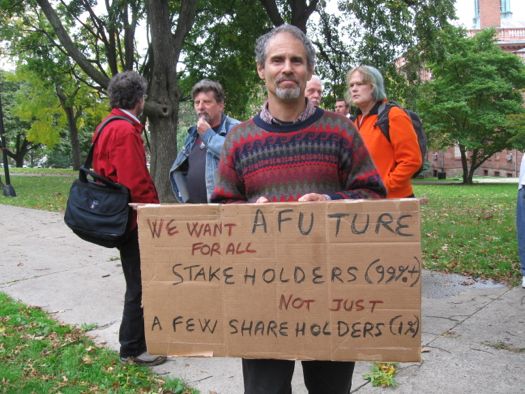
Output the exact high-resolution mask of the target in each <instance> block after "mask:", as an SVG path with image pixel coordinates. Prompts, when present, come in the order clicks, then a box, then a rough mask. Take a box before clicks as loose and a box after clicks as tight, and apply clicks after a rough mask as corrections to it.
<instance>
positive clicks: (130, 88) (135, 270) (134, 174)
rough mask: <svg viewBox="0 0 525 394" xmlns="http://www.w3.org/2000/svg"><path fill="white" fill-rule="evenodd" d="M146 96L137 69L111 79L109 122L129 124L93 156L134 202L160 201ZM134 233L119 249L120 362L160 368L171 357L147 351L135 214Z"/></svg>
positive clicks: (110, 129)
mask: <svg viewBox="0 0 525 394" xmlns="http://www.w3.org/2000/svg"><path fill="white" fill-rule="evenodd" d="M145 93H146V81H145V80H144V78H142V76H140V75H139V74H137V73H136V72H134V71H125V72H123V73H120V74H117V75H115V76H114V77H113V78H112V79H111V81H110V82H109V86H108V95H109V100H110V105H111V108H112V110H111V112H110V114H109V115H108V116H107V117H106V119H107V118H108V117H112V116H123V117H126V118H127V119H128V120H123V119H116V120H113V121H111V122H110V123H108V124H107V126H106V127H104V130H103V131H102V134H101V135H100V137H99V139H98V141H97V143H96V145H95V149H94V152H93V168H94V170H95V171H96V172H98V173H99V174H100V175H102V176H105V177H106V178H109V179H111V180H112V181H113V182H118V183H120V184H122V185H124V186H126V187H127V188H128V189H129V191H130V196H131V202H138V203H158V202H159V198H158V195H157V191H156V189H155V185H154V184H153V180H152V179H151V176H150V174H149V171H148V168H147V167H146V153H145V150H144V143H143V142H142V130H143V129H144V126H143V125H142V124H141V123H140V121H139V119H138V116H140V114H141V113H142V110H143V109H144V94H145ZM97 130H98V127H97ZM94 137H95V136H93V138H94ZM130 231H131V232H130V237H129V239H128V240H127V241H126V242H125V243H124V244H123V245H122V246H120V247H119V251H120V260H121V263H122V270H123V271H124V278H125V280H126V294H125V297H124V312H123V314H122V322H121V324H120V330H119V341H120V359H121V361H122V362H130V363H131V362H132V363H137V364H146V365H158V364H161V363H163V362H164V361H166V357H164V356H153V355H150V354H149V353H147V352H146V340H145V335H144V313H143V310H142V283H141V276H140V253H139V244H138V236H137V217H136V213H135V212H134V213H133V217H132V219H131V223H130Z"/></svg>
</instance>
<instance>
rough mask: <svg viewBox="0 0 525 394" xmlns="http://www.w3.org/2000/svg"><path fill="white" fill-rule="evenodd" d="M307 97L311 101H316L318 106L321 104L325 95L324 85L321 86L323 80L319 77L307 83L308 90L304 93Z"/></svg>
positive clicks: (315, 103)
mask: <svg viewBox="0 0 525 394" xmlns="http://www.w3.org/2000/svg"><path fill="white" fill-rule="evenodd" d="M304 95H305V96H306V97H308V99H309V100H310V101H312V102H313V103H314V105H315V106H316V107H319V104H321V97H322V96H323V87H322V86H321V82H319V81H318V80H317V79H311V80H310V81H308V82H307V83H306V91H305V93H304Z"/></svg>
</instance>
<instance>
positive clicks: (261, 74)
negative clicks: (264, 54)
mask: <svg viewBox="0 0 525 394" xmlns="http://www.w3.org/2000/svg"><path fill="white" fill-rule="evenodd" d="M257 74H259V78H261V79H262V80H263V81H264V64H263V65H262V66H261V65H260V64H258V65H257Z"/></svg>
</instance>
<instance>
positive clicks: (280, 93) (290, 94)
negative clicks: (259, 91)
mask: <svg viewBox="0 0 525 394" xmlns="http://www.w3.org/2000/svg"><path fill="white" fill-rule="evenodd" d="M282 81H293V82H295V83H296V86H295V88H280V87H279V83H281V82H282ZM275 84H276V89H275V95H276V96H277V97H279V98H280V99H281V100H294V99H296V98H299V96H300V95H301V89H300V88H299V81H296V80H295V78H290V77H281V78H278V79H277V80H276V81H275Z"/></svg>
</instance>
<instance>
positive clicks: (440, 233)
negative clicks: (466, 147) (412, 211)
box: [415, 183, 521, 285]
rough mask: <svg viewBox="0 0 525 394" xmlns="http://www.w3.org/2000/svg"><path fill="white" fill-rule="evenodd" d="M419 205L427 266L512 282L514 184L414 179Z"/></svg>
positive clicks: (514, 278)
mask: <svg viewBox="0 0 525 394" xmlns="http://www.w3.org/2000/svg"><path fill="white" fill-rule="evenodd" d="M415 193H416V195H417V196H418V197H425V198H427V199H428V203H427V204H424V205H422V208H421V212H422V250H423V257H424V266H425V268H427V269H430V270H437V271H443V272H456V273H461V274H465V275H472V276H474V277H482V278H491V279H495V280H498V281H504V282H508V283H511V284H514V285H516V284H517V283H518V280H519V279H520V277H521V276H520V272H519V261H518V252H517V244H516V229H515V220H516V197H517V185H516V184H512V183H507V184H476V185H471V186H466V185H416V186H415Z"/></svg>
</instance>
